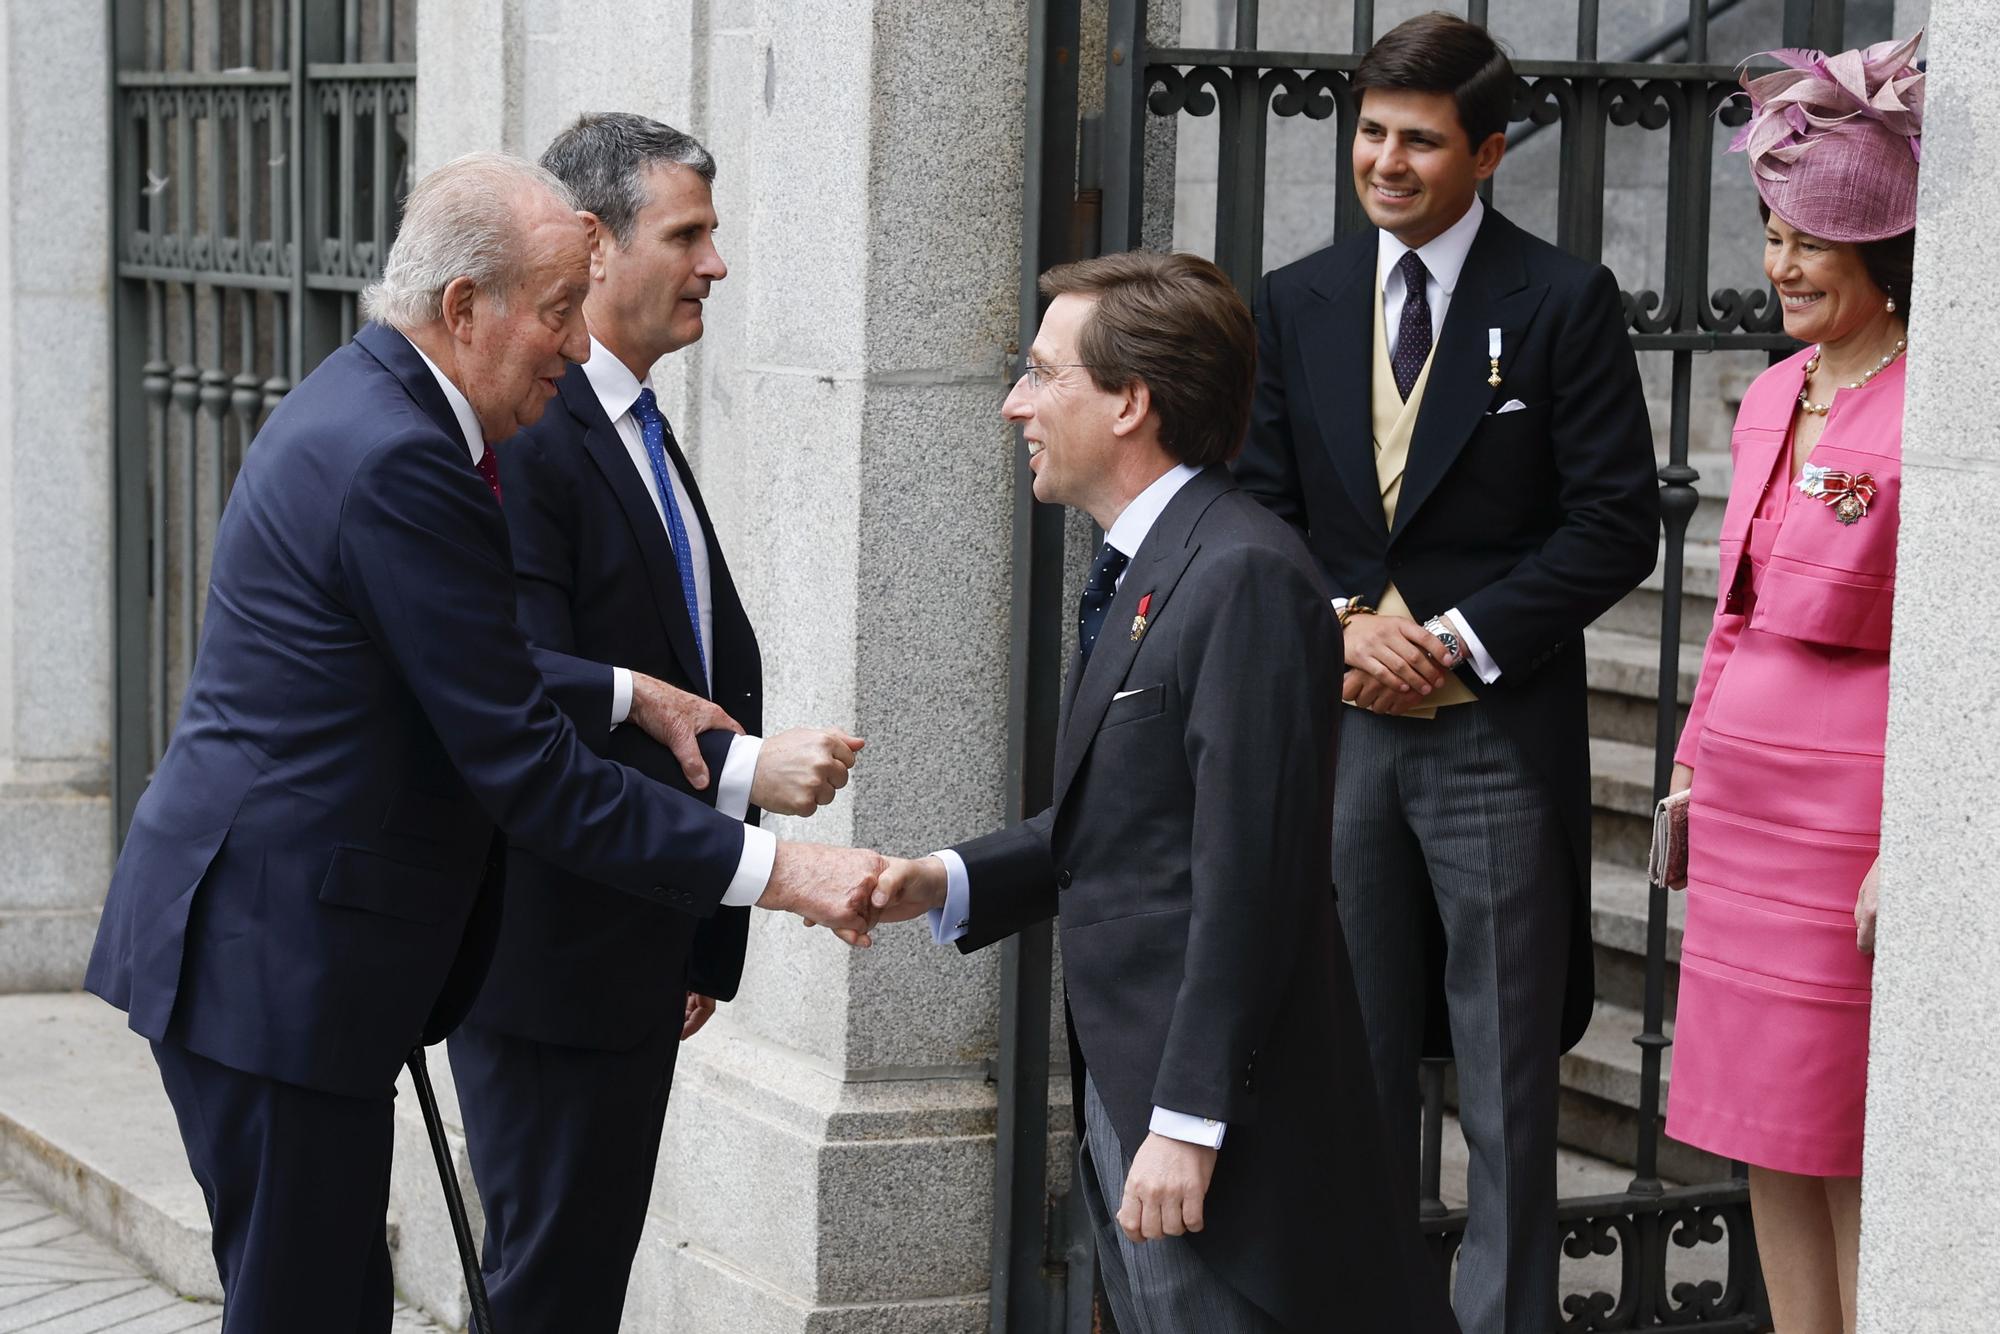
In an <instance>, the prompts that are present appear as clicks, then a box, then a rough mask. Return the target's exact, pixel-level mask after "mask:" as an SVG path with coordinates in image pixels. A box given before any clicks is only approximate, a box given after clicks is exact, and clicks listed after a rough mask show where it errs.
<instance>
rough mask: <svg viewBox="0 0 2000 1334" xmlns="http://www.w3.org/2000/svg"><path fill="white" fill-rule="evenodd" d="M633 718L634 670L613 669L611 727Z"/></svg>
mask: <svg viewBox="0 0 2000 1334" xmlns="http://www.w3.org/2000/svg"><path fill="white" fill-rule="evenodd" d="M631 716H632V669H631V668H630V667H613V668H612V669H611V725H612V726H613V727H616V726H618V724H620V723H622V722H624V721H625V720H626V719H627V718H630V717H631Z"/></svg>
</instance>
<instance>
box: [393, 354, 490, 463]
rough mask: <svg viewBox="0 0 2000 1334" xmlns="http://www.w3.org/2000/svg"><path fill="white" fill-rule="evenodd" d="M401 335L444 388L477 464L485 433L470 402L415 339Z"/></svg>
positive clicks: (440, 386) (483, 446) (480, 456)
mask: <svg viewBox="0 0 2000 1334" xmlns="http://www.w3.org/2000/svg"><path fill="white" fill-rule="evenodd" d="M399 332H400V331H399ZM403 337H404V338H405V339H407V340H408V341H409V344H410V346H411V347H413V348H416V353H417V355H418V356H420V357H423V359H424V365H426V366H428V367H430V369H431V374H432V375H434V376H436V377H437V382H438V388H440V389H442V390H444V401H445V402H447V403H449V404H451V415H452V416H454V417H456V418H458V429H459V430H460V431H461V432H463V433H464V435H465V447H466V448H467V449H468V450H470V451H471V452H472V461H473V463H474V464H477V463H478V462H479V460H480V459H482V458H484V457H486V433H485V432H484V431H481V430H480V429H479V418H478V416H476V415H475V414H474V413H473V411H472V404H471V402H470V401H468V400H467V399H466V397H465V395H464V394H462V393H460V392H459V390H458V386H457V385H455V384H453V383H452V382H451V377H450V376H449V375H446V374H445V373H444V372H443V371H441V370H439V369H438V364H437V363H436V362H435V361H432V360H431V359H430V357H429V356H428V355H427V354H426V353H425V352H424V350H423V349H422V348H420V347H417V344H416V340H415V339H412V338H410V337H409V335H408V334H404V335H403Z"/></svg>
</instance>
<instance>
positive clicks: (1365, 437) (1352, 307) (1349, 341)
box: [1298, 237, 1382, 515]
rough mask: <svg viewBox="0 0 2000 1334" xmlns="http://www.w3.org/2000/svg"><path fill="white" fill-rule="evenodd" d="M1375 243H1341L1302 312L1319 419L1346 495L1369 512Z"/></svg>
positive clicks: (1374, 498)
mask: <svg viewBox="0 0 2000 1334" xmlns="http://www.w3.org/2000/svg"><path fill="white" fill-rule="evenodd" d="M1374 281H1375V246H1374V244H1373V243H1372V237H1371V238H1367V239H1365V240H1364V241H1363V242H1357V243H1356V244H1352V245H1349V246H1345V247H1343V248H1342V249H1341V250H1339V251H1337V252H1336V253H1335V255H1334V257H1333V263H1331V264H1329V265H1328V267H1327V269H1326V271H1325V272H1324V273H1322V274H1321V275H1320V276H1319V277H1318V278H1317V279H1315V280H1314V281H1313V282H1312V283H1311V284H1310V285H1309V287H1308V288H1307V291H1308V292H1309V294H1310V297H1311V300H1310V301H1309V302H1308V303H1307V304H1305V305H1303V306H1301V308H1300V310H1299V316H1298V337H1299V351H1300V353H1301V355H1302V356H1303V358H1304V360H1305V364H1306V384H1307V386H1308V388H1307V392H1308V393H1309V394H1310V395H1311V396H1312V407H1313V413H1312V418H1313V422H1314V424H1315V425H1316V426H1317V427H1318V429H1319V433H1320V438H1321V440H1322V442H1323V443H1324V444H1325V447H1326V450H1327V452H1328V454H1330V455H1331V456H1332V459H1333V466H1334V470H1335V471H1336V472H1338V473H1339V474H1340V480H1341V483H1342V485H1343V486H1345V487H1346V489H1347V495H1348V499H1349V500H1351V501H1352V502H1353V503H1354V506H1355V508H1356V509H1357V510H1358V511H1359V512H1360V513H1362V514H1364V515H1371V514H1375V515H1379V514H1380V513H1381V511H1382V491H1381V488H1380V487H1379V486H1378V485H1377V484H1376V480H1375V441H1374V432H1373V431H1372V430H1371V428H1370V422H1369V416H1368V382H1369V377H1370V374H1371V372H1372V371H1373V369H1374V361H1373V358H1374V353H1375V331H1374V330H1373V329H1372V328H1371V327H1370V321H1371V320H1372V318H1373V315H1374V306H1375V303H1374V299H1373V283H1374Z"/></svg>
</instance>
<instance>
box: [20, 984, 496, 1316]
mask: <svg viewBox="0 0 2000 1334" xmlns="http://www.w3.org/2000/svg"><path fill="white" fill-rule="evenodd" d="M429 1065H430V1070H431V1077H432V1080H433V1082H434V1083H435V1084H436V1085H437V1092H438V1102H439V1105H440V1110H441V1111H442V1113H443V1116H444V1120H445V1123H446V1139H447V1141H448V1143H449V1145H450V1147H451V1149H452V1152H453V1155H454V1158H455V1160H456V1166H457V1173H458V1178H459V1183H460V1187H461V1188H462V1189H463V1190H464V1192H465V1196H466V1210H467V1212H468V1213H469V1214H470V1215H471V1222H472V1229H473V1232H474V1234H475V1235H478V1234H479V1233H480V1232H481V1231H482V1230H483V1228H484V1215H483V1214H482V1213H481V1212H480V1208H479V1199H478V1195H477V1193H476V1192H475V1191H474V1190H473V1188H472V1170H471V1167H470V1165H469V1163H468V1162H467V1160H466V1156H465V1137H464V1134H463V1132H462V1131H461V1130H460V1129H459V1119H458V1102H457V1098H456V1095H455V1093H454V1091H453V1089H452V1085H451V1069H450V1064H449V1062H448V1061H446V1059H445V1054H444V1048H443V1047H441V1046H440V1047H434V1048H432V1049H431V1051H430V1057H429ZM395 1145H396V1148H395V1168H394V1172H393V1175H392V1177H391V1182H390V1215H389V1241H390V1247H391V1251H392V1255H393V1258H394V1266H395V1275H396V1286H397V1289H398V1290H399V1291H400V1292H401V1293H402V1294H403V1295H404V1297H405V1298H406V1299H408V1300H410V1301H412V1302H414V1303H415V1304H417V1305H418V1306H421V1307H422V1308H424V1309H425V1310H426V1311H428V1312H429V1313H430V1314H431V1315H433V1316H436V1317H437V1318H438V1319H440V1320H442V1321H443V1322H444V1323H445V1324H447V1325H449V1326H450V1327H451V1328H453V1329H462V1328H463V1327H464V1326H465V1323H466V1320H467V1311H466V1303H465V1293H464V1286H463V1285H464V1279H463V1276H462V1274H461V1271H460V1269H459V1265H458V1254H457V1251H456V1249H455V1247H454V1243H453V1241H452V1237H451V1229H450V1222H449V1219H448V1217H447V1215H446V1212H445V1206H444V1200H443V1195H442V1192H441V1190H440V1188H439V1185H438V1178H437V1166H436V1161H435V1159H434V1158H433V1157H432V1156H431V1149H430V1142H429V1139H428V1138H427V1136H426V1134H425V1130H424V1124H423V1118H422V1115H421V1113H420V1112H419V1110H418V1107H417V1101H416V1095H415V1092H414V1090H413V1089H412V1088H411V1086H410V1080H409V1075H408V1073H407V1072H405V1074H404V1075H403V1076H402V1077H401V1079H400V1080H399V1081H398V1084H397V1098H396V1126H395ZM0 1174H7V1175H12V1176H13V1177H14V1178H16V1179H17V1180H19V1181H21V1182H22V1183H23V1184H25V1185H26V1186H27V1187H28V1188H29V1189H31V1190H33V1191H34V1192H35V1193H36V1194H38V1195H40V1196H41V1197H42V1198H43V1199H45V1200H47V1201H48V1202H49V1203H50V1204H51V1205H53V1206H54V1207H55V1208H57V1209H59V1210H60V1211H62V1212H63V1213H65V1214H67V1215H69V1216H70V1217H72V1218H74V1219H76V1220H77V1221H78V1222H80V1223H82V1224H83V1225H84V1226H85V1227H87V1228H89V1229H90V1230H91V1231H93V1232H95V1233H96V1234H97V1235H98V1236H100V1237H102V1238H104V1239H105V1240H106V1241H108V1242H109V1243H110V1244H111V1245H112V1246H113V1247H114V1248H115V1249H116V1250H117V1251H118V1252H119V1253H120V1254H122V1255H124V1256H126V1257H128V1258H129V1259H131V1260H132V1261H133V1262H134V1263H135V1264H137V1265H138V1266H139V1267H140V1268H141V1269H143V1270H144V1271H145V1272H146V1273H148V1274H150V1275H152V1276H153V1277H155V1278H157V1279H158V1280H159V1281H160V1282H161V1283H162V1284H164V1285H165V1286H167V1287H168V1288H171V1289H172V1290H173V1291H174V1292H176V1293H177V1294H179V1295H181V1296H183V1297H189V1298H193V1299H196V1300H202V1301H220V1300H221V1299H222V1290H221V1285H220V1283H219V1282H218V1280H217V1278H216V1273H215V1259H214V1255H213V1253H212V1250H211V1247H210V1240H211V1232H210V1228H209V1223H208V1209H207V1206H206V1205H205V1204H204V1202H203V1200H202V1195H201V1188H200V1186H198V1185H197V1184H196V1183H195V1179H194V1177H193V1175H192V1174H191V1173H190V1172H189V1170H188V1161H187V1155H186V1153H185V1151H184V1150H183V1149H182V1147H181V1140H180V1134H179V1131H178V1130H177V1128H176V1127H175V1124H174V1114H173V1108H172V1106H171V1105H170V1104H169V1103H168V1102H167V1095H166V1093H165V1091H164V1090H163V1089H162V1088H161V1086H160V1075H159V1070H158V1068H157V1067H156V1066H155V1065H154V1063H153V1056H152V1052H151V1049H150V1048H149V1047H148V1045H147V1042H146V1040H145V1039H144V1038H142V1037H140V1036H139V1035H138V1034H136V1033H134V1032H132V1031H131V1030H130V1029H129V1028H127V1027H126V1025H125V1016H124V1015H123V1014H122V1013H120V1012H119V1011H117V1010H115V1009H113V1008H112V1007H111V1006H109V1005H107V1004H105V1003H104V1002H103V1001H101V1000H99V999H98V998H97V997H95V996H90V995H86V994H84V993H82V992H75V991H71V992H61V993H55V994H44V995H15V996H0Z"/></svg>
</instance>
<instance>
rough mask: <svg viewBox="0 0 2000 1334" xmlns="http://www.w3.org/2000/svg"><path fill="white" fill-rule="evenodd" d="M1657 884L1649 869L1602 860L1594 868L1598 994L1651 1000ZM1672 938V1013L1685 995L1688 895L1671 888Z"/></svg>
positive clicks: (1633, 1005)
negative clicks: (1650, 940) (1649, 937)
mask: <svg viewBox="0 0 2000 1334" xmlns="http://www.w3.org/2000/svg"><path fill="white" fill-rule="evenodd" d="M1651 901H1652V886H1651V885H1649V884H1648V883H1647V882H1646V873H1645V871H1644V870H1642V869H1640V868H1638V867H1635V866H1620V865H1615V864H1611V863H1607V862H1598V863H1596V864H1595V865H1593V866H1592V867H1591V868H1590V935H1591V948H1592V952H1593V953H1594V954H1595V956H1596V961H1597V998H1598V999H1599V1000H1600V1001H1606V1002H1609V1003H1610V1004H1613V1005H1622V1006H1626V1007H1628V1008H1630V1009H1632V1010H1637V1009H1639V1008H1640V1006H1642V1005H1643V1004H1644V1003H1645V995H1646V992H1645V984H1646V926H1647V913H1648V911H1649V908H1650V904H1651ZM1666 902H1667V942H1666V955H1665V957H1666V978H1665V980H1666V988H1665V991H1664V993H1663V994H1664V996H1665V998H1666V1013H1668V1014H1672V1013H1673V1012H1674V1006H1675V1003H1676V1002H1677V1001H1678V999H1679V995H1680V958H1681V924H1682V923H1683V921H1685V920H1686V917H1687V896H1686V895H1685V894H1680V893H1676V892H1671V891H1670V892H1669V893H1668V894H1667V896H1666Z"/></svg>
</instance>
